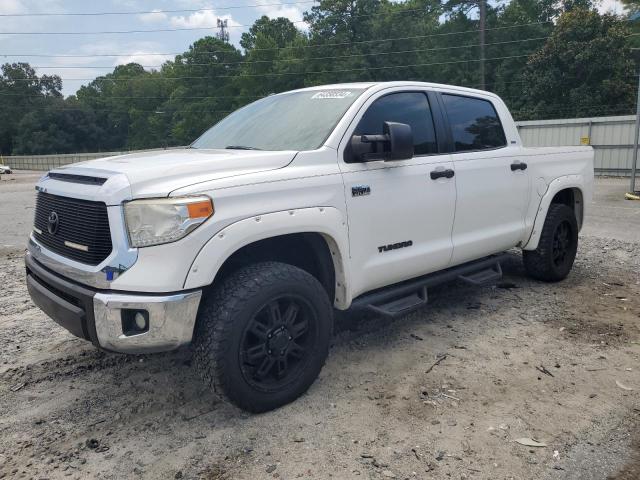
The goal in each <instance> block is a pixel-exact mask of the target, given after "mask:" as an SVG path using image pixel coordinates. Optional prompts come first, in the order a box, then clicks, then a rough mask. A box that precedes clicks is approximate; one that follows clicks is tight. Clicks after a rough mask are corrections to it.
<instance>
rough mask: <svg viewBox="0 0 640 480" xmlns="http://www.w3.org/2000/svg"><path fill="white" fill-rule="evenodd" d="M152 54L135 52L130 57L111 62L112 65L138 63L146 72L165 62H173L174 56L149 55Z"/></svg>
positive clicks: (117, 58)
mask: <svg viewBox="0 0 640 480" xmlns="http://www.w3.org/2000/svg"><path fill="white" fill-rule="evenodd" d="M150 53H153V52H145V51H137V52H132V53H131V55H125V56H120V57H116V59H115V60H114V61H113V65H114V66H116V65H124V64H127V63H139V64H140V65H143V66H145V67H146V69H147V70H151V68H152V67H153V68H154V69H156V70H157V69H158V68H160V66H162V64H163V63H164V62H166V61H167V60H173V58H174V55H150Z"/></svg>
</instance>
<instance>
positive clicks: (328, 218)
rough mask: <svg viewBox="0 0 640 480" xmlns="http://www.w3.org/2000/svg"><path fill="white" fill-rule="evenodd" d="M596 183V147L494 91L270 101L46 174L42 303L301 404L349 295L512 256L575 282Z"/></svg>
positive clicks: (266, 404) (436, 88)
mask: <svg viewBox="0 0 640 480" xmlns="http://www.w3.org/2000/svg"><path fill="white" fill-rule="evenodd" d="M592 187H593V150H592V149H591V148H590V147H562V148H537V149H533V148H524V147H523V146H522V143H521V140H520V137H519V135H518V131H517V129H516V126H515V124H514V122H513V119H512V118H511V115H510V114H509V111H508V110H507V108H506V106H505V104H504V103H503V102H502V101H501V100H500V98H499V97H497V96H496V95H493V94H491V93H487V92H484V91H478V90H470V89H466V88H460V87H453V86H446V85H436V84H428V83H420V82H392V83H353V84H343V85H328V86H320V87H313V88H306V89H302V90H296V91H292V92H286V93H281V94H278V95H271V96H269V97H266V98H263V99H261V100H259V101H257V102H255V103H252V104H250V105H247V106H245V107H243V108H241V109H240V110H237V111H236V112H234V113H232V114H231V115H229V116H227V117H226V118H225V119H223V120H222V121H220V122H219V123H218V124H216V125H215V126H213V127H212V128H211V129H210V130H208V131H207V132H205V133H204V134H203V135H202V136H201V137H200V138H199V139H198V140H196V141H195V142H194V143H193V144H192V145H191V146H189V147H188V148H184V149H176V150H167V151H155V152H146V153H137V154H131V155H123V156H117V157H111V158H104V159H100V160H94V161H89V162H84V163H79V164H75V165H71V166H69V167H65V168H58V169H55V170H52V171H50V172H49V173H48V174H46V175H45V176H44V177H43V178H42V179H41V180H40V181H39V182H38V184H37V187H36V189H37V206H36V212H35V224H34V227H33V232H32V234H31V236H30V240H29V246H28V252H27V254H26V267H27V284H28V288H29V292H30V294H31V297H32V299H33V301H34V302H35V303H36V304H37V305H38V306H39V307H40V308H41V309H42V310H44V311H45V312H46V313H47V314H48V315H49V316H50V317H51V318H53V319H54V320H55V321H56V322H57V323H59V324H60V325H62V326H63V327H65V328H66V329H68V330H69V331H70V332H71V333H73V334H75V335H77V336H78V337H81V338H84V339H86V340H89V341H91V342H93V344H94V345H95V346H96V347H99V348H102V349H105V350H109V351H114V352H124V353H144V352H157V351H166V350H171V349H175V348H177V347H180V346H183V345H187V344H190V343H192V342H193V344H194V357H195V358H194V364H195V365H196V368H197V369H198V370H199V372H200V373H201V374H202V376H203V378H204V379H205V381H206V382H207V383H208V384H209V385H210V386H211V387H212V388H214V389H215V390H216V391H217V392H219V393H221V394H223V395H224V396H226V397H227V398H228V399H229V400H231V401H232V402H233V403H235V404H236V405H238V406H239V407H241V408H243V409H246V410H249V411H253V412H260V411H266V410H269V409H273V408H276V407H278V406H281V405H283V404H286V403H288V402H291V401H292V400H294V399H295V398H297V397H298V396H299V395H301V394H302V393H303V392H305V391H306V390H307V389H308V388H309V386H310V385H311V384H312V383H313V382H314V380H315V378H316V377H317V375H318V374H319V372H320V370H321V368H322V366H323V364H324V362H325V359H326V357H327V354H328V350H329V343H330V339H331V332H332V324H333V313H334V308H336V309H339V310H346V309H348V308H350V307H352V306H353V307H359V308H368V309H371V310H373V311H375V312H378V313H380V314H383V315H387V316H389V317H393V316H396V315H400V314H404V313H406V312H408V311H411V310H413V309H416V308H419V307H421V306H422V305H424V304H425V303H427V289H428V287H430V286H432V285H434V284H437V283H442V282H447V281H452V280H462V281H466V282H469V283H472V284H476V285H484V284H490V283H492V282H495V281H496V280H498V279H499V278H500V276H501V273H502V272H501V269H500V260H501V258H502V256H501V255H502V254H504V252H505V251H506V250H509V249H512V248H519V249H522V251H523V260H524V265H525V267H526V271H527V272H528V273H529V274H530V275H531V276H533V277H534V278H536V279H539V280H543V281H558V280H561V279H563V278H565V277H566V276H567V275H568V274H569V271H570V270H571V267H572V265H573V261H574V258H575V255H576V249H577V242H578V231H579V230H580V228H581V226H582V222H583V218H584V214H585V208H586V205H588V204H589V203H590V200H591V196H592Z"/></svg>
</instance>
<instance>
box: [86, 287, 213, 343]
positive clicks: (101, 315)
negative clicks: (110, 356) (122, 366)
mask: <svg viewBox="0 0 640 480" xmlns="http://www.w3.org/2000/svg"><path fill="white" fill-rule="evenodd" d="M201 296H202V291H200V290H197V291H195V292H188V293H176V294H172V295H164V296H156V295H127V294H120V293H96V295H95V296H94V297H93V312H94V318H95V325H96V334H97V336H98V343H99V344H100V346H101V347H102V348H104V349H106V350H112V351H115V352H123V353H143V352H159V351H166V350H173V349H176V348H178V347H180V346H182V345H186V344H188V343H190V342H191V338H192V336H193V329H194V327H195V323H196V315H197V313H198V305H200V297H201ZM123 310H143V311H146V312H148V313H149V330H148V331H146V332H144V333H139V334H133V335H127V334H125V332H124V329H123V322H122V312H123Z"/></svg>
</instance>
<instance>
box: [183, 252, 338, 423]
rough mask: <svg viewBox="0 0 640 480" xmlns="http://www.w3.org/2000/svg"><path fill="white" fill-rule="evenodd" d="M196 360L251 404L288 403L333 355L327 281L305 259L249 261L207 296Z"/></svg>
mask: <svg viewBox="0 0 640 480" xmlns="http://www.w3.org/2000/svg"><path fill="white" fill-rule="evenodd" d="M203 302H204V303H203V306H202V308H201V311H200V316H199V319H198V329H197V332H196V341H195V364H196V368H197V369H198V371H199V372H200V374H201V375H202V376H203V378H204V379H205V381H206V382H207V383H208V384H209V385H210V386H212V387H213V388H214V389H215V390H216V391H217V392H219V393H221V394H223V395H224V396H226V397H227V398H228V399H229V400H230V401H231V402H232V403H234V404H236V405H237V406H239V407H240V408H242V409H244V410H248V411H251V412H264V411H267V410H272V409H274V408H277V407H280V406H282V405H285V404H287V403H289V402H291V401H293V400H295V399H296V398H297V397H299V396H300V395H302V394H303V393H304V392H305V391H306V390H307V389H308V388H309V386H310V385H311V384H312V383H313V382H314V380H315V379H316V377H317V376H318V374H319V373H320V370H321V369H322V366H323V365H324V362H325V360H326V357H327V354H328V350H329V342H330V339H331V331H332V324H333V317H332V315H333V311H332V307H331V304H330V302H329V297H328V295H327V293H326V292H325V290H324V288H323V287H322V285H321V284H320V282H318V280H316V279H315V278H314V277H313V276H312V275H310V274H309V273H307V272H305V271H304V270H301V269H299V268H297V267H294V266H291V265H287V264H283V263H276V262H266V263H259V264H255V265H250V266H248V267H244V268H242V269H240V270H238V271H237V272H235V273H233V274H231V275H230V276H229V277H228V278H227V279H226V280H224V281H223V282H222V284H221V285H219V286H217V287H214V289H213V291H212V292H211V294H210V295H208V296H207V297H205V299H204V300H203Z"/></svg>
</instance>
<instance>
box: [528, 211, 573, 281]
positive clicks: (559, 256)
mask: <svg viewBox="0 0 640 480" xmlns="http://www.w3.org/2000/svg"><path fill="white" fill-rule="evenodd" d="M577 251H578V222H577V221H576V216H575V214H574V213H573V210H572V209H571V208H569V207H568V206H566V205H562V204H557V203H552V204H551V205H550V206H549V211H548V212H547V218H546V219H545V221H544V226H543V227H542V234H541V235H540V241H539V242H538V248H536V249H535V250H524V251H523V255H522V259H523V262H524V267H525V270H526V271H527V273H528V274H529V276H531V277H533V278H535V279H536V280H542V281H543V282H558V281H560V280H563V279H565V278H566V277H567V275H569V272H570V271H571V268H572V267H573V262H574V260H575V258H576V252H577Z"/></svg>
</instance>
